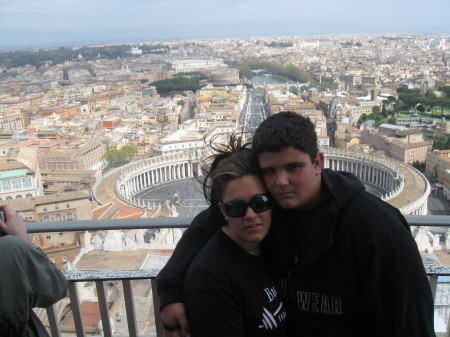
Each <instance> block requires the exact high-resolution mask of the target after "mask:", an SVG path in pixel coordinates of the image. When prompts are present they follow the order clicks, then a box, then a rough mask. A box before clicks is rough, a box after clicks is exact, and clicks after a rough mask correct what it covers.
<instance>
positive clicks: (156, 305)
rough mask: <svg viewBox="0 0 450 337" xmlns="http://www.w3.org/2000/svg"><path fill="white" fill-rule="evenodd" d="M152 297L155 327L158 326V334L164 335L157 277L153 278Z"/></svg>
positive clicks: (160, 336)
mask: <svg viewBox="0 0 450 337" xmlns="http://www.w3.org/2000/svg"><path fill="white" fill-rule="evenodd" d="M151 282H152V297H153V311H154V315H155V327H156V336H157V337H163V336H164V331H163V328H162V326H161V313H160V312H159V307H160V305H161V301H160V300H159V294H158V287H157V285H156V279H154V278H153V279H152V280H151Z"/></svg>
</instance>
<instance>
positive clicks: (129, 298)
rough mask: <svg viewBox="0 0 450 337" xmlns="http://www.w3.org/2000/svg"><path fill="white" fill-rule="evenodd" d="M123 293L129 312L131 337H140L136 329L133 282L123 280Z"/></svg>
mask: <svg viewBox="0 0 450 337" xmlns="http://www.w3.org/2000/svg"><path fill="white" fill-rule="evenodd" d="M122 284H123V293H124V297H125V308H126V310H127V323H128V333H129V336H130V337H138V332H137V327H136V313H135V311H134V298H133V288H132V287H131V280H122Z"/></svg>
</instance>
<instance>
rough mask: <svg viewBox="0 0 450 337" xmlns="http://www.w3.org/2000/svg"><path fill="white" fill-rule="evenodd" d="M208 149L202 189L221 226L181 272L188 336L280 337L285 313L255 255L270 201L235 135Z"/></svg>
mask: <svg viewBox="0 0 450 337" xmlns="http://www.w3.org/2000/svg"><path fill="white" fill-rule="evenodd" d="M213 150H215V152H216V154H214V155H212V156H211V157H209V159H211V160H212V163H211V165H210V169H209V170H208V172H206V178H205V181H204V183H203V190H204V194H205V197H206V199H207V200H208V201H209V202H210V203H211V211H212V212H213V213H214V215H215V219H217V220H216V221H220V222H221V224H222V227H221V229H220V230H218V231H217V232H216V233H215V234H214V235H213V236H212V237H211V239H210V240H209V242H208V243H207V244H206V246H205V247H204V248H203V249H202V250H201V251H200V252H199V254H198V255H197V256H196V258H195V259H194V260H193V262H192V264H191V265H190V267H189V269H188V271H187V273H186V277H185V283H184V297H185V304H186V308H187V314H188V319H189V325H190V332H191V334H192V336H193V337H202V336H208V337H209V336H246V337H249V336H284V335H285V324H286V313H285V309H284V307H283V304H282V302H281V299H280V297H279V296H278V294H277V291H276V289H275V287H274V285H273V283H272V281H271V279H270V276H269V274H268V272H267V268H266V266H265V263H264V261H263V259H262V257H261V256H260V244H261V242H262V240H263V239H264V237H265V236H266V235H267V233H268V231H269V228H270V222H271V215H272V211H271V208H272V201H271V200H270V198H269V196H268V195H267V194H266V190H265V188H264V185H263V183H262V179H261V177H260V173H259V167H258V162H257V160H256V159H255V158H254V156H253V154H252V152H251V149H249V148H246V147H245V146H243V147H241V138H240V137H237V136H236V135H234V136H231V137H230V139H229V144H228V145H226V146H223V145H222V146H215V147H213ZM212 225H214V224H212Z"/></svg>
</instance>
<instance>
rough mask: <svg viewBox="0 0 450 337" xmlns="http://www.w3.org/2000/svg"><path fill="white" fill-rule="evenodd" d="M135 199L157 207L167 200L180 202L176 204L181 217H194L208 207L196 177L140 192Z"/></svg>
mask: <svg viewBox="0 0 450 337" xmlns="http://www.w3.org/2000/svg"><path fill="white" fill-rule="evenodd" d="M135 198H136V199H139V200H143V201H144V204H147V203H148V202H150V204H155V205H156V206H157V205H162V204H163V203H164V202H165V201H167V200H169V201H171V202H174V201H176V200H178V202H179V204H177V203H178V202H177V203H175V207H176V211H177V212H178V216H179V217H194V216H196V215H197V214H198V213H200V212H201V211H202V210H204V209H206V208H207V207H208V204H207V202H206V200H205V198H204V197H203V190H202V185H201V183H200V182H199V181H198V179H197V178H195V177H193V178H190V179H184V180H177V181H171V182H167V183H164V184H160V185H157V186H154V187H152V188H150V189H147V190H144V191H141V192H139V193H138V194H137V195H136V197H135Z"/></svg>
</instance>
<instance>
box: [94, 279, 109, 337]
mask: <svg viewBox="0 0 450 337" xmlns="http://www.w3.org/2000/svg"><path fill="white" fill-rule="evenodd" d="M95 286H96V288H97V296H98V306H99V307H100V315H101V317H102V330H103V336H105V337H112V331H111V323H110V321H109V310H108V301H107V300H106V293H105V286H104V284H103V281H95Z"/></svg>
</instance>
